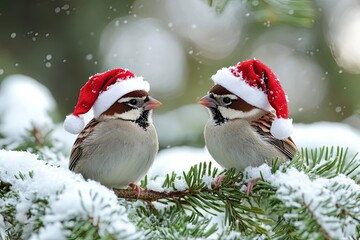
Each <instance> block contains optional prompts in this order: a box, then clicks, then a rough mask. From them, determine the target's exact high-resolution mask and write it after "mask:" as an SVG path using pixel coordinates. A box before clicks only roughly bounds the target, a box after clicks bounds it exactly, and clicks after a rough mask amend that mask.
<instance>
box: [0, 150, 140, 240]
mask: <svg viewBox="0 0 360 240" xmlns="http://www.w3.org/2000/svg"><path fill="white" fill-rule="evenodd" d="M37 158H38V157H37V156H36V155H34V154H31V153H27V152H17V151H6V150H0V179H1V180H2V181H4V182H8V183H10V184H11V185H12V189H13V190H14V191H16V192H18V193H19V196H20V197H19V199H17V198H16V197H12V198H7V199H1V200H0V206H5V205H6V204H7V203H12V204H14V201H15V202H16V204H15V205H16V211H17V214H16V219H17V220H18V221H20V222H22V223H27V224H30V225H31V224H33V223H34V222H33V221H35V220H34V219H32V218H31V217H30V218H29V215H28V213H29V211H30V212H31V211H32V210H34V209H35V208H36V203H34V202H33V200H34V199H39V198H44V199H46V200H47V201H48V206H47V208H46V211H47V214H46V215H45V216H44V217H43V219H42V222H43V224H44V226H43V227H42V229H41V231H40V232H39V234H38V235H37V234H34V233H32V232H31V231H32V230H31V228H29V229H30V232H26V228H25V229H24V233H23V239H48V238H46V236H52V237H54V233H57V236H56V237H57V238H56V239H66V238H65V235H66V230H65V227H66V226H67V225H66V224H68V225H71V219H72V218H78V219H83V220H85V221H89V219H91V220H92V221H93V223H94V225H96V226H98V228H99V234H100V235H104V234H106V233H111V234H115V235H116V233H120V232H126V233H129V234H134V233H136V232H138V230H136V228H135V226H134V224H131V223H130V222H129V219H128V217H127V213H126V209H125V207H124V206H122V205H120V204H118V199H117V197H116V196H115V194H114V193H113V192H111V191H110V190H109V189H107V188H106V187H104V186H102V185H100V184H99V183H96V182H94V181H85V180H84V179H83V178H82V177H81V176H80V175H79V174H74V173H72V172H70V171H69V170H67V169H64V168H61V167H60V168H57V167H53V166H50V165H48V164H47V163H46V162H45V161H42V160H38V159H37ZM20 172H21V173H22V174H21V176H20ZM0 209H1V207H0ZM109 222H111V223H112V224H111V225H110V226H109V224H108V223H109ZM68 227H69V226H68Z"/></svg>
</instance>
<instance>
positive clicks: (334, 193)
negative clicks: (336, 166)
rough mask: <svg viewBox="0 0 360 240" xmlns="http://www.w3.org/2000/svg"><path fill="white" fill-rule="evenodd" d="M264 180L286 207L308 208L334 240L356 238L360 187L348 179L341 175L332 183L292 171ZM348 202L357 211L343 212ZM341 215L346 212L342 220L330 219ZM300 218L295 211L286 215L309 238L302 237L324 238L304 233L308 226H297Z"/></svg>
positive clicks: (331, 181) (316, 234)
mask: <svg viewBox="0 0 360 240" xmlns="http://www.w3.org/2000/svg"><path fill="white" fill-rule="evenodd" d="M265 180H267V181H269V182H270V183H271V184H272V185H273V186H275V187H277V188H278V190H277V192H276V196H277V197H278V198H279V199H280V200H281V201H283V203H284V204H285V205H286V206H289V207H294V208H295V209H300V208H301V206H305V207H306V208H307V209H308V211H309V212H310V214H311V215H312V216H314V217H315V218H316V220H317V224H319V225H320V226H321V228H322V229H324V231H325V232H326V233H328V234H329V235H330V238H331V239H343V237H344V236H353V235H355V234H356V226H357V223H356V221H355V220H354V218H356V217H357V216H359V215H360V206H359V204H358V203H357V201H358V199H359V197H360V186H359V185H357V184H356V183H355V182H354V181H353V180H352V179H350V178H349V177H346V176H344V175H338V176H336V177H334V178H330V179H328V178H322V177H319V178H316V179H310V178H309V176H308V175H306V174H305V173H304V172H299V171H298V170H297V169H295V168H289V169H288V170H287V171H286V172H285V173H283V172H281V171H277V172H276V173H275V174H274V175H272V176H270V177H269V178H268V179H265ZM346 186H347V187H346ZM349 201H350V203H351V205H353V206H354V208H351V209H344V208H343V207H344V206H345V202H349ZM347 205H349V204H347ZM341 211H346V212H347V214H344V217H343V218H338V217H335V216H334V217H331V216H329V212H333V213H334V215H338V214H339V215H341ZM298 214H299V213H297V212H295V210H294V212H293V213H288V214H285V215H284V217H285V218H286V219H292V220H294V221H295V223H294V225H295V227H297V228H299V229H302V228H304V229H303V230H304V233H303V234H309V235H306V236H303V237H305V238H306V239H318V238H319V237H321V236H322V233H320V232H312V233H309V232H308V231H307V229H305V228H306V227H307V225H304V224H303V222H302V221H299V222H297V219H299V216H298Z"/></svg>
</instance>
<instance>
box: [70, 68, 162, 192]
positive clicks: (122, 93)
mask: <svg viewBox="0 0 360 240" xmlns="http://www.w3.org/2000/svg"><path fill="white" fill-rule="evenodd" d="M148 91H149V84H148V82H146V81H144V80H143V79H142V77H136V76H135V75H134V74H133V73H132V72H130V71H129V70H127V69H121V68H117V69H113V70H110V71H107V72H105V73H101V74H96V75H94V76H92V77H91V78H90V79H89V81H88V82H87V83H86V84H85V86H84V87H83V88H82V89H81V90H80V96H79V100H78V102H77V105H76V107H75V110H74V112H73V114H72V115H69V116H67V118H66V120H65V122H64V127H65V130H67V131H68V132H71V133H74V134H76V133H79V132H80V131H81V132H80V134H79V135H78V137H77V139H76V141H75V143H74V146H73V149H72V151H71V156H70V162H69V169H70V170H71V171H74V172H77V173H81V174H82V175H83V176H84V178H86V179H93V180H96V181H99V182H100V183H101V184H103V185H105V186H107V187H110V188H122V187H125V186H127V185H130V186H131V187H132V188H133V189H135V190H136V191H137V194H138V195H139V194H140V191H141V189H140V188H139V187H138V186H137V185H135V184H134V183H135V182H137V181H139V180H140V179H141V178H142V177H143V176H144V175H145V174H146V173H147V171H148V170H149V168H150V166H151V165H152V163H153V161H154V158H155V155H156V153H157V151H158V148H159V147H158V137H157V134H156V130H155V127H154V125H153V124H152V120H151V111H152V109H154V108H156V107H158V106H159V105H160V104H161V103H160V102H159V101H157V100H155V99H154V98H152V97H150V96H149V94H148ZM91 107H93V110H94V118H93V119H92V120H91V121H90V122H89V123H88V124H87V126H86V127H85V128H84V129H82V128H83V126H84V123H83V120H82V118H81V116H80V114H84V113H86V112H87V111H89V110H90V109H91Z"/></svg>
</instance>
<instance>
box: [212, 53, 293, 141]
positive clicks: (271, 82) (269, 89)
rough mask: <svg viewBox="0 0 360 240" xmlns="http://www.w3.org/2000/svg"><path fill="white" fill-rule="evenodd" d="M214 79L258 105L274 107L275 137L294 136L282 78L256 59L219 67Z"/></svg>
mask: <svg viewBox="0 0 360 240" xmlns="http://www.w3.org/2000/svg"><path fill="white" fill-rule="evenodd" d="M212 79H213V81H214V82H215V83H216V84H219V85H221V86H223V87H224V88H226V89H227V90H229V91H230V92H232V93H234V94H236V95H237V96H239V97H241V98H242V99H244V100H245V101H246V102H247V103H249V104H251V105H253V106H255V107H258V108H261V109H264V110H267V111H272V110H275V112H276V116H277V118H276V119H275V121H274V122H273V123H272V125H271V129H270V132H271V134H272V135H273V136H274V137H275V138H277V139H286V138H288V137H289V136H290V135H291V133H292V131H293V126H292V119H289V115H288V106H287V96H286V95H285V92H284V90H283V89H282V87H281V85H280V81H279V79H277V78H276V76H275V74H274V73H273V72H272V71H271V70H270V68H268V67H267V66H266V65H265V64H263V63H262V62H260V61H258V60H256V59H251V60H247V61H243V62H239V63H238V64H237V65H236V66H232V67H229V68H222V69H220V70H218V71H217V73H216V74H215V75H213V76H212Z"/></svg>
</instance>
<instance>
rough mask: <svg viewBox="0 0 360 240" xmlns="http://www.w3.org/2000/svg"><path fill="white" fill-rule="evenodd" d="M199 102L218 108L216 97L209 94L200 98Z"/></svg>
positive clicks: (208, 106)
mask: <svg viewBox="0 0 360 240" xmlns="http://www.w3.org/2000/svg"><path fill="white" fill-rule="evenodd" d="M198 103H200V104H202V105H204V106H205V107H207V108H216V106H217V104H216V101H215V99H213V98H211V97H210V95H209V94H208V95H206V96H204V97H202V98H200V100H199V101H198Z"/></svg>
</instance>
